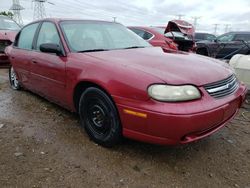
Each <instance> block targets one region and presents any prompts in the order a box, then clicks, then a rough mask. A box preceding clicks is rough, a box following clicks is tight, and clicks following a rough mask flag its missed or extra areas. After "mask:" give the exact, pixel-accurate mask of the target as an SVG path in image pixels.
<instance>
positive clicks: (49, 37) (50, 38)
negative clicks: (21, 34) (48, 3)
mask: <svg viewBox="0 0 250 188" xmlns="http://www.w3.org/2000/svg"><path fill="white" fill-rule="evenodd" d="M45 43H53V44H58V45H60V38H59V34H58V32H57V29H56V26H55V24H53V23H51V22H44V23H43V25H42V27H41V29H40V31H39V35H38V39H37V45H36V49H37V50H40V45H41V44H45Z"/></svg>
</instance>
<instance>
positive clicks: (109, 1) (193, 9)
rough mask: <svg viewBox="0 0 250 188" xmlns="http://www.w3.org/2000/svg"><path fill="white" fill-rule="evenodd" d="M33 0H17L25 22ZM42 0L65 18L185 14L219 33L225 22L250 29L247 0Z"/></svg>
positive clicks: (7, 3)
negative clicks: (196, 18) (215, 25)
mask: <svg viewBox="0 0 250 188" xmlns="http://www.w3.org/2000/svg"><path fill="white" fill-rule="evenodd" d="M31 2H32V0H20V4H21V5H22V6H23V7H24V8H25V10H23V11H21V14H22V18H23V21H24V23H28V22H31V21H32V20H33V7H34V5H32V3H31ZM49 2H52V3H53V4H55V5H52V4H49V3H45V7H46V15H47V17H68V18H82V19H101V20H108V21H110V20H112V19H113V18H112V17H117V21H118V22H120V23H122V24H124V25H140V26H151V25H157V26H160V25H166V24H167V22H168V21H169V20H172V19H176V18H177V17H176V16H175V15H178V14H181V15H185V16H184V17H183V19H184V20H187V21H189V22H190V23H193V19H192V17H195V16H198V17H200V19H199V20H198V25H197V28H196V30H199V31H208V32H212V33H213V32H214V24H220V25H219V26H218V33H223V32H224V31H225V24H230V28H231V30H250V0H220V1H218V0H209V1H201V0H186V1H184V0H49ZM11 4H12V1H11V0H0V11H8V9H9V8H10V7H11Z"/></svg>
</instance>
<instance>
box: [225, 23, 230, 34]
mask: <svg viewBox="0 0 250 188" xmlns="http://www.w3.org/2000/svg"><path fill="white" fill-rule="evenodd" d="M229 26H231V25H230V24H225V33H227V32H228V29H229Z"/></svg>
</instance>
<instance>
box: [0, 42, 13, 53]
mask: <svg viewBox="0 0 250 188" xmlns="http://www.w3.org/2000/svg"><path fill="white" fill-rule="evenodd" d="M9 45H11V41H9V40H0V52H1V53H4V50H5V48H6V47H7V46H9Z"/></svg>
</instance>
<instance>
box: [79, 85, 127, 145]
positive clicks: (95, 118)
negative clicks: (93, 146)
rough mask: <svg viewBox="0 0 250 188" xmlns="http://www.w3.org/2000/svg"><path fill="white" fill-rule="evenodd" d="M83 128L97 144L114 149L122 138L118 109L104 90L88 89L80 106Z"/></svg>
mask: <svg viewBox="0 0 250 188" xmlns="http://www.w3.org/2000/svg"><path fill="white" fill-rule="evenodd" d="M79 114H80V122H81V126H82V127H84V128H85V130H86V132H87V134H88V135H89V137H90V138H91V139H92V140H93V141H94V142H96V143H98V144H100V145H102V146H105V147H112V146H114V145H116V144H118V143H119V142H120V140H121V138H122V128H121V123H120V118H119V114H118V112H117V109H116V107H115V105H114V103H113V101H112V100H111V99H110V97H109V96H108V95H107V94H106V93H105V92H103V91H102V90H100V89H98V88H95V87H90V88H88V89H86V90H85V91H84V92H83V94H82V96H81V98H80V104H79Z"/></svg>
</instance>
